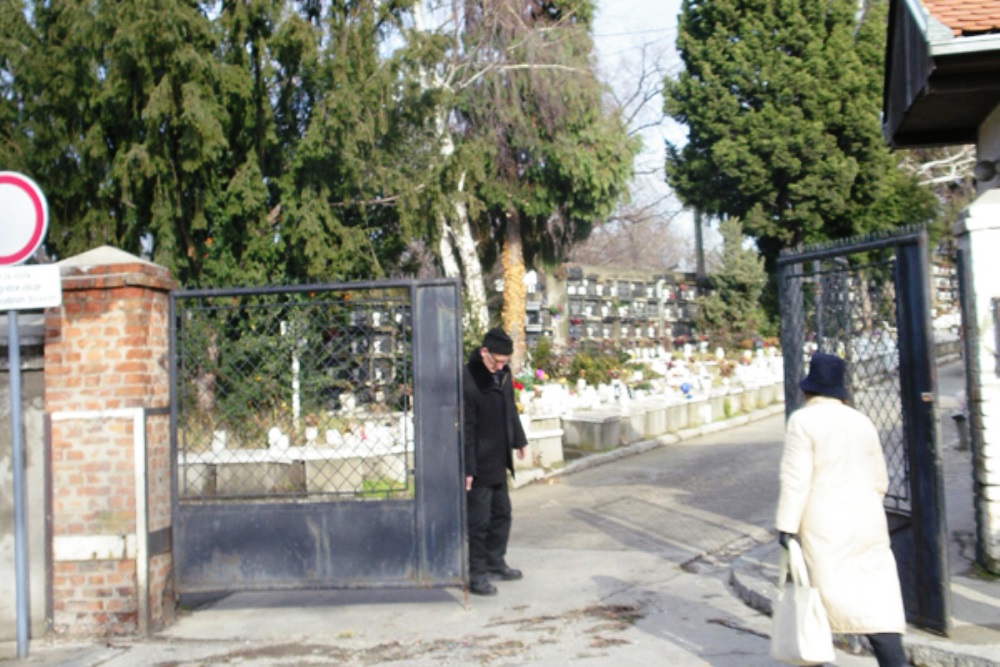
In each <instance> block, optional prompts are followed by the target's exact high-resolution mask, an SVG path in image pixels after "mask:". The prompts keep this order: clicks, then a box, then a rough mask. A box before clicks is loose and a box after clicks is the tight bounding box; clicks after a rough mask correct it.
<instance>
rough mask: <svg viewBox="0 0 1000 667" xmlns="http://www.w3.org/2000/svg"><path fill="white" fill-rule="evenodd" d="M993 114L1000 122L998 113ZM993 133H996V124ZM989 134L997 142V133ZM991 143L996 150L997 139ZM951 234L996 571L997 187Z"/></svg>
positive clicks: (981, 536)
mask: <svg viewBox="0 0 1000 667" xmlns="http://www.w3.org/2000/svg"><path fill="white" fill-rule="evenodd" d="M993 116H994V117H995V119H996V120H997V121H1000V115H998V114H994V115H993ZM991 129H1000V123H997V124H996V125H995V127H994V128H991ZM993 134H994V137H996V138H997V139H998V140H1000V132H994V133H993ZM984 143H985V142H984ZM991 145H992V146H993V147H994V149H996V150H1000V141H998V142H994V143H993V144H991ZM980 159H983V157H982V155H980ZM954 232H955V236H956V241H957V243H958V247H959V251H960V252H961V253H962V254H963V257H964V264H965V269H966V270H965V271H964V272H963V276H962V277H961V278H962V281H963V290H964V292H965V300H964V303H963V313H962V325H963V328H964V331H965V335H966V337H967V340H968V346H969V347H968V348H967V349H968V358H967V362H966V369H967V373H966V375H967V391H968V396H969V412H970V417H971V419H970V422H971V426H972V430H973V432H972V442H973V448H972V453H973V471H974V472H973V474H974V475H975V478H976V480H977V481H978V482H979V484H977V485H976V492H975V493H976V496H975V498H974V503H975V507H976V523H977V533H978V535H977V537H978V549H977V551H978V554H977V555H978V560H979V561H980V563H981V564H982V565H984V566H985V567H987V568H988V569H990V570H992V571H994V572H1000V357H998V352H1000V350H998V349H997V341H998V337H1000V334H998V332H997V327H1000V322H997V321H996V318H995V316H994V304H993V302H994V300H995V299H1000V262H998V261H997V257H1000V188H997V187H994V188H992V189H987V190H984V191H982V192H981V194H980V195H979V196H978V197H977V198H976V200H975V201H974V202H973V203H972V204H971V205H970V206H969V208H968V209H967V210H966V213H965V216H964V218H963V219H962V220H961V221H960V222H959V223H957V224H956V226H955V229H954Z"/></svg>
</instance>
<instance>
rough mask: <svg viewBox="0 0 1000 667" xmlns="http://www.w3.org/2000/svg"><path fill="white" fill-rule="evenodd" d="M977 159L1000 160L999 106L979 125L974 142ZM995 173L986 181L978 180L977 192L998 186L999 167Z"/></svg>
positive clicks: (999, 182)
mask: <svg viewBox="0 0 1000 667" xmlns="http://www.w3.org/2000/svg"><path fill="white" fill-rule="evenodd" d="M976 159H977V160H1000V107H997V108H996V109H994V110H993V113H991V114H990V115H989V116H987V117H986V120H984V121H983V124H982V125H980V126H979V139H978V141H977V142H976ZM997 172H998V173H997V174H996V175H995V176H994V177H993V178H991V179H990V180H988V181H978V182H977V183H976V189H977V191H978V192H979V193H983V192H986V191H987V190H990V189H992V188H996V187H1000V168H998V169H997Z"/></svg>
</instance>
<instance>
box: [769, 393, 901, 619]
mask: <svg viewBox="0 0 1000 667" xmlns="http://www.w3.org/2000/svg"><path fill="white" fill-rule="evenodd" d="M888 488H889V478H888V475H887V473H886V468H885V459H884V458H883V455H882V448H881V446H880V444H879V437H878V431H877V430H876V428H875V425H874V424H872V422H871V420H870V419H868V417H866V416H865V415H863V414H862V413H860V412H858V411H857V410H855V409H854V408H851V407H848V406H846V405H844V404H843V403H841V402H840V401H839V400H837V399H835V398H826V397H814V398H811V399H810V400H809V401H808V402H807V403H806V404H805V405H804V406H803V407H802V408H800V409H799V410H796V411H795V412H794V413H792V416H791V417H790V418H789V419H788V424H787V427H786V430H785V448H784V453H783V455H782V459H781V495H780V498H779V500H778V511H777V517H776V521H775V525H776V527H777V529H778V530H780V531H782V532H786V533H797V534H798V536H799V539H800V541H801V543H802V551H803V553H804V554H805V558H806V564H807V565H808V566H809V575H810V577H811V579H812V583H813V585H814V586H815V587H816V588H818V589H819V592H820V595H821V596H822V598H823V602H824V604H825V606H826V610H827V615H828V616H829V618H830V627H831V629H832V630H833V631H834V632H837V633H843V634H870V633H875V632H898V633H902V632H904V631H905V629H906V620H905V616H904V613H903V600H902V595H901V594H900V587H899V576H898V574H897V572H896V559H895V558H894V557H893V555H892V551H891V550H890V548H889V529H888V525H887V522H886V518H885V510H884V509H883V506H882V499H883V497H884V496H885V492H886V490H887V489H888Z"/></svg>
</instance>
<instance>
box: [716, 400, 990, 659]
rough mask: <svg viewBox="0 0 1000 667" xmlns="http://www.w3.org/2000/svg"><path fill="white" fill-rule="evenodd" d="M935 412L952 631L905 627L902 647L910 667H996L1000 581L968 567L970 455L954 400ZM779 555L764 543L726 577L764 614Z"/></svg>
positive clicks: (971, 548) (971, 551) (971, 542)
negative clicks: (963, 445)
mask: <svg viewBox="0 0 1000 667" xmlns="http://www.w3.org/2000/svg"><path fill="white" fill-rule="evenodd" d="M939 407H940V408H941V410H940V412H941V424H940V428H941V441H942V443H944V444H943V445H942V452H941V463H942V469H943V472H944V489H945V511H946V517H947V519H946V520H947V527H948V535H949V539H950V542H949V551H948V569H949V571H950V574H951V604H952V617H953V628H952V631H951V633H950V635H949V636H948V637H941V636H938V635H934V634H930V633H927V632H922V631H920V630H916V629H913V628H910V630H909V631H908V634H907V635H906V637H905V638H904V644H905V645H906V647H907V649H908V652H909V654H910V656H911V660H912V661H913V663H914V664H915V665H918V666H921V667H924V666H934V667H938V666H940V667H1000V577H993V578H990V577H988V576H983V575H981V574H979V573H978V572H977V570H976V568H975V565H974V563H975V528H976V526H975V515H974V509H973V506H972V454H971V452H970V451H969V450H968V449H965V450H962V449H959V437H958V432H957V430H956V427H955V424H954V422H953V420H952V419H951V418H950V414H951V412H952V411H953V409H954V408H955V401H954V398H952V397H949V396H940V397H939ZM779 555H780V547H779V546H778V544H777V542H776V541H771V542H767V543H765V544H762V545H759V546H757V547H754V548H752V549H750V550H749V551H746V552H745V553H743V554H742V555H740V556H739V557H738V558H736V559H735V560H734V561H733V563H732V567H731V572H730V584H731V586H732V587H733V589H734V590H735V591H736V593H737V595H739V597H740V598H741V599H742V600H743V601H744V602H745V603H747V604H748V605H749V606H751V607H752V608H754V609H757V610H758V611H761V612H763V613H765V614H768V615H770V613H771V597H772V595H773V593H774V590H775V582H776V581H777V578H778V559H779Z"/></svg>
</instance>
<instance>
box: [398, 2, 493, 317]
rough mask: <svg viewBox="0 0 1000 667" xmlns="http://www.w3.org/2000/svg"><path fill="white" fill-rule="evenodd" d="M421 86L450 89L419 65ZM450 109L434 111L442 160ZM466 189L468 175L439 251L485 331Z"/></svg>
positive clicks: (418, 14)
mask: <svg viewBox="0 0 1000 667" xmlns="http://www.w3.org/2000/svg"><path fill="white" fill-rule="evenodd" d="M413 19H414V21H413V22H414V27H415V28H416V30H417V31H419V32H424V31H426V27H425V25H424V12H423V6H422V3H421V2H417V3H416V4H415V5H414V7H413ZM419 71H420V75H419V78H420V85H421V87H422V88H423V89H424V90H432V89H439V90H440V89H448V88H449V85H448V83H447V81H446V80H444V79H442V77H441V76H440V75H439V74H438V73H436V72H430V73H429V72H428V71H427V69H426V68H424V67H421V68H420V70H419ZM447 114H448V110H447V109H446V108H445V107H443V106H439V107H438V108H437V109H436V110H435V112H434V130H435V134H436V136H437V139H438V142H439V144H440V147H441V148H440V155H441V158H442V161H443V162H447V161H448V160H449V159H451V156H452V155H454V153H455V142H454V139H453V138H452V136H451V132H449V130H448V118H447ZM464 189H465V174H464V173H463V174H462V175H461V176H460V177H459V179H458V186H457V188H456V191H455V197H454V200H453V203H452V210H453V211H454V219H453V221H452V222H449V221H448V219H447V217H446V216H442V217H441V219H440V220H439V221H438V225H439V232H440V234H439V236H440V241H439V243H438V254H439V256H440V259H441V268H442V270H443V271H444V274H445V276H447V277H449V278H455V277H458V276H462V278H463V284H464V288H465V299H466V305H467V310H466V312H465V315H464V317H463V323H464V324H465V325H466V326H471V328H472V329H473V330H474V331H483V332H485V331H486V328H487V327H488V326H489V321H490V318H489V311H488V309H487V307H486V287H485V284H484V283H483V266H482V262H480V260H479V253H478V252H477V251H476V241H475V239H474V238H473V236H472V226H471V225H470V224H469V216H468V209H467V208H466V206H465V202H463V201H462V193H463V191H464Z"/></svg>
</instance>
